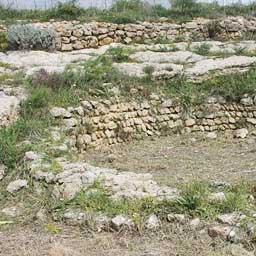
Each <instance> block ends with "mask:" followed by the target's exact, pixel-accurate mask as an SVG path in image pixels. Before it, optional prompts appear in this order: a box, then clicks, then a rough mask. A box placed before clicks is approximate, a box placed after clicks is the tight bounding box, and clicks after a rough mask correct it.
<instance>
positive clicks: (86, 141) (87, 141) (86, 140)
mask: <svg viewBox="0 0 256 256" xmlns="http://www.w3.org/2000/svg"><path fill="white" fill-rule="evenodd" d="M83 142H84V144H86V145H89V144H90V143H91V142H92V137H91V136H90V135H89V134H85V135H83Z"/></svg>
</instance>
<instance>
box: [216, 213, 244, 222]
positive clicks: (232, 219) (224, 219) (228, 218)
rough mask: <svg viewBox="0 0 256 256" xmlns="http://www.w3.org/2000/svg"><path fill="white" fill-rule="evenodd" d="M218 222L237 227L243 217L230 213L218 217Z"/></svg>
mask: <svg viewBox="0 0 256 256" xmlns="http://www.w3.org/2000/svg"><path fill="white" fill-rule="evenodd" d="M217 220H218V221H219V222H220V223H222V224H228V225H235V224H237V223H238V222H239V221H240V220H241V215H240V214H238V213H235V212H233V213H228V214H222V215H219V216H217Z"/></svg>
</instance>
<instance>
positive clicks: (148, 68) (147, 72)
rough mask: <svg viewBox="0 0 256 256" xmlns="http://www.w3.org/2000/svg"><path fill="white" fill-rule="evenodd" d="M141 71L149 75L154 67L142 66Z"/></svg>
mask: <svg viewBox="0 0 256 256" xmlns="http://www.w3.org/2000/svg"><path fill="white" fill-rule="evenodd" d="M143 71H144V73H145V74H146V75H147V76H149V77H151V76H152V74H153V73H154V71H155V69H154V67H152V66H146V67H145V68H143Z"/></svg>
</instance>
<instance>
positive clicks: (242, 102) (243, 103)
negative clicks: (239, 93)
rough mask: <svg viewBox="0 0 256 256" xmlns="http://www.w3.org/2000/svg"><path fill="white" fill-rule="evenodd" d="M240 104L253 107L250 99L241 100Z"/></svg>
mask: <svg viewBox="0 0 256 256" xmlns="http://www.w3.org/2000/svg"><path fill="white" fill-rule="evenodd" d="M240 102H241V104H242V105H244V106H251V105H253V99H252V98H250V97H247V98H242V99H241V101H240Z"/></svg>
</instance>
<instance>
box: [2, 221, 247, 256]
mask: <svg viewBox="0 0 256 256" xmlns="http://www.w3.org/2000/svg"><path fill="white" fill-rule="evenodd" d="M234 250H235V251H237V248H236V247H233V245H231V244H227V243H224V242H221V241H215V242H213V241H212V240H211V239H210V238H209V237H208V235H206V234H204V233H199V232H196V231H192V230H183V228H182V227H180V226H170V227H165V228H164V229H162V230H161V231H159V232H158V233H148V234H144V235H143V236H139V235H138V234H135V235H134V234H129V233H101V234H93V233H90V232H88V231H85V230H81V229H80V230H79V229H76V228H72V229H71V228H65V227H63V228H62V231H61V232H60V234H58V235H53V234H49V233H46V232H45V231H44V229H43V228H42V227H40V226H34V227H20V228H19V229H16V230H15V231H5V232H3V233H1V232H0V255H1V256H120V255H122V256H195V255H197V256H224V255H227V256H229V255H234V254H232V252H233V251H234ZM238 255H239V254H235V256H238ZM241 256H242V255H241Z"/></svg>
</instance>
